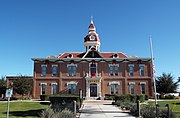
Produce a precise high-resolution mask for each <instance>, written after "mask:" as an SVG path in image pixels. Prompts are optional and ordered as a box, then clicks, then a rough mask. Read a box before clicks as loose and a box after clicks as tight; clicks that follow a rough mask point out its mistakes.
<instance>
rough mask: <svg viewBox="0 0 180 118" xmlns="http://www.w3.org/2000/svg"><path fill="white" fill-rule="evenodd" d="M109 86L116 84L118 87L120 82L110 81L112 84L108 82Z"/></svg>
mask: <svg viewBox="0 0 180 118" xmlns="http://www.w3.org/2000/svg"><path fill="white" fill-rule="evenodd" d="M111 84H117V85H120V82H118V81H112V82H109V86H110V85H111Z"/></svg>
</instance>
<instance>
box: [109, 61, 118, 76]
mask: <svg viewBox="0 0 180 118" xmlns="http://www.w3.org/2000/svg"><path fill="white" fill-rule="evenodd" d="M110 66H117V67H118V75H119V64H109V69H110ZM109 75H110V76H115V73H114V72H113V75H111V74H110V73H109Z"/></svg>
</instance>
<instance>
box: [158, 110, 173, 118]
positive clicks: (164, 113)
mask: <svg viewBox="0 0 180 118" xmlns="http://www.w3.org/2000/svg"><path fill="white" fill-rule="evenodd" d="M158 116H159V117H160V118H169V116H170V118H176V114H175V113H173V112H172V110H169V116H168V109H161V110H160V112H159V115H158Z"/></svg>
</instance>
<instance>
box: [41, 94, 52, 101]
mask: <svg viewBox="0 0 180 118" xmlns="http://www.w3.org/2000/svg"><path fill="white" fill-rule="evenodd" d="M49 96H50V95H45V94H44V95H40V99H41V101H49Z"/></svg>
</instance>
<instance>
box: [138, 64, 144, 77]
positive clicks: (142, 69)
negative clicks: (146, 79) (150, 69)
mask: <svg viewBox="0 0 180 118" xmlns="http://www.w3.org/2000/svg"><path fill="white" fill-rule="evenodd" d="M139 68H140V76H144V65H139Z"/></svg>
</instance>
